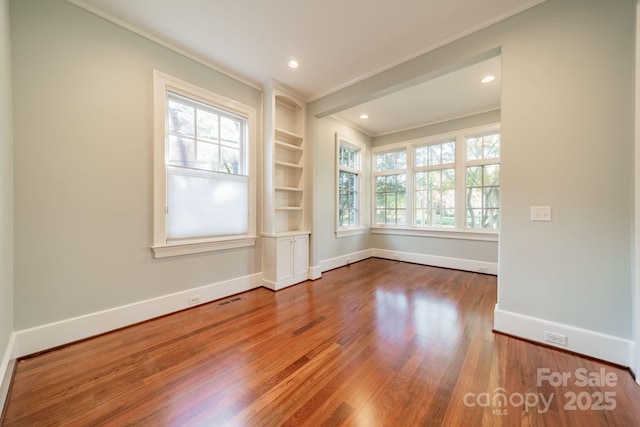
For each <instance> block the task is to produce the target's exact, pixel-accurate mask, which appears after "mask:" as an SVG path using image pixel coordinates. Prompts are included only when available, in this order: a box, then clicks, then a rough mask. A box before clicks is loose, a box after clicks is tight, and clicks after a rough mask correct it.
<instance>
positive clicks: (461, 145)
mask: <svg viewBox="0 0 640 427" xmlns="http://www.w3.org/2000/svg"><path fill="white" fill-rule="evenodd" d="M492 132H497V133H500V123H491V124H487V125H483V126H477V127H472V128H466V129H459V130H454V131H452V132H447V133H443V134H438V135H433V136H428V137H424V138H418V139H413V140H409V141H402V142H398V143H394V144H389V145H382V146H378V147H374V148H372V149H371V152H372V153H371V154H372V155H371V167H372V171H373V172H372V174H371V177H372V183H371V186H372V187H371V233H372V234H388V235H405V236H425V237H438V238H445V239H461V240H480V241H490V242H497V241H498V236H499V230H493V229H490V230H489V229H470V228H466V200H465V194H466V168H467V166H468V165H470V163H469V162H467V160H466V149H467V148H466V140H467V138H471V137H475V136H480V135H485V134H489V133H492ZM449 140H455V144H456V146H455V157H456V161H455V170H456V172H455V174H456V178H455V179H456V196H455V197H456V202H455V212H456V227H455V228H435V227H423V226H420V227H417V226H415V212H414V204H415V203H414V202H415V197H416V195H415V173H416V172H417V171H421V170H424V169H428V168H424V167H416V166H415V148H417V147H422V146H426V145H433V144H439V143H442V142H446V141H449ZM402 149H406V150H407V169H406V170H402V171H385V172H384V173H383V174H394V173H406V174H407V201H406V205H407V225H406V226H397V225H396V226H394V225H379V224H376V221H375V215H376V187H375V183H376V177H377V176H378V175H380V173H376V165H375V162H376V155H377V154H382V153H385V152H393V151H400V150H402ZM473 163H475V162H473ZM490 163H500V159H499V158H498V159H497V161H496V159H491V160H490Z"/></svg>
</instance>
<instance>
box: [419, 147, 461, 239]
mask: <svg viewBox="0 0 640 427" xmlns="http://www.w3.org/2000/svg"><path fill="white" fill-rule="evenodd" d="M414 152H415V155H414V158H415V168H414V170H415V175H414V176H415V184H414V186H415V195H416V198H415V220H414V222H415V225H416V227H435V228H455V226H456V141H455V139H454V140H450V141H446V142H442V143H437V144H431V145H425V146H419V147H416V148H415V151H414Z"/></svg>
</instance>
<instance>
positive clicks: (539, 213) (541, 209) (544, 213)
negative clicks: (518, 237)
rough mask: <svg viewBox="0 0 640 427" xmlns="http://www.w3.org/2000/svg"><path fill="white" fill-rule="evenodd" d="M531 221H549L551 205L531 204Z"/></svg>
mask: <svg viewBox="0 0 640 427" xmlns="http://www.w3.org/2000/svg"><path fill="white" fill-rule="evenodd" d="M531 221H551V206H531Z"/></svg>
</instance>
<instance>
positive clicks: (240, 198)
mask: <svg viewBox="0 0 640 427" xmlns="http://www.w3.org/2000/svg"><path fill="white" fill-rule="evenodd" d="M248 187H249V183H248V178H247V177H246V176H243V175H232V174H226V173H219V172H211V171H202V170H196V169H189V168H182V167H176V166H167V207H168V209H167V215H166V233H167V234H166V238H167V241H170V240H173V241H176V240H186V239H197V238H207V237H212V236H215V237H221V236H232V235H242V234H246V233H248V217H249V189H248Z"/></svg>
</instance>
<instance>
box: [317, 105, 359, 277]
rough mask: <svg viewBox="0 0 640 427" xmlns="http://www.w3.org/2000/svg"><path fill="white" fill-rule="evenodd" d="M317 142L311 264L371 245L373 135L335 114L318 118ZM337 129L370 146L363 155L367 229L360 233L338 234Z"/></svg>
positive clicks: (350, 137) (338, 131)
mask: <svg viewBox="0 0 640 427" xmlns="http://www.w3.org/2000/svg"><path fill="white" fill-rule="evenodd" d="M314 132H315V133H314V146H313V182H314V191H313V233H312V235H311V237H312V244H313V247H312V260H311V265H312V266H317V265H318V263H319V262H320V261H324V260H328V259H331V258H335V257H338V256H341V255H346V254H350V253H354V252H359V251H363V250H366V249H369V248H371V245H370V242H369V230H368V227H369V223H370V220H369V218H370V207H369V198H368V196H367V195H368V194H369V192H370V185H371V182H370V179H369V178H368V177H369V175H370V167H371V166H370V165H371V137H369V136H368V135H366V134H364V133H362V132H360V131H357V130H355V129H354V128H352V127H350V126H348V125H346V124H344V123H343V122H340V121H338V120H336V119H334V118H332V117H325V118H322V119H318V120H315V121H314ZM336 132H337V133H340V134H341V135H344V136H345V137H348V138H349V139H351V140H353V141H356V142H360V143H362V144H365V145H366V147H367V149H366V150H367V151H366V155H365V158H364V159H363V177H364V179H363V181H362V184H363V188H361V189H360V194H361V196H362V197H364V203H363V204H362V208H363V212H362V219H363V223H364V225H365V226H366V227H367V230H366V232H365V233H364V234H361V235H356V236H345V237H339V238H338V237H336V234H335V230H336V186H337V183H336V142H335V141H336Z"/></svg>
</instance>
